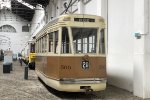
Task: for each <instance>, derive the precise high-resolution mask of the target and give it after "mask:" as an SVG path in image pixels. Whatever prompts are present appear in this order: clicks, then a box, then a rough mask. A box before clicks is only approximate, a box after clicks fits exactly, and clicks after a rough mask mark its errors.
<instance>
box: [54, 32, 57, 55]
mask: <svg viewBox="0 0 150 100" xmlns="http://www.w3.org/2000/svg"><path fill="white" fill-rule="evenodd" d="M54 39H55V42H54V53H58V31H55V32H54Z"/></svg>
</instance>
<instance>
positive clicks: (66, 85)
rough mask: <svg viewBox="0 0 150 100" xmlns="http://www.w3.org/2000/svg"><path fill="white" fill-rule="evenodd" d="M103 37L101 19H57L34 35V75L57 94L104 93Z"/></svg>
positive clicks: (87, 16)
mask: <svg viewBox="0 0 150 100" xmlns="http://www.w3.org/2000/svg"><path fill="white" fill-rule="evenodd" d="M106 37H107V36H106V34H105V23H104V19H103V18H102V17H100V16H95V15H85V14H66V15H61V16H59V17H58V18H56V19H54V20H52V21H50V22H49V23H48V24H47V25H45V26H44V28H43V29H42V30H41V31H39V33H37V35H36V59H35V64H36V68H35V71H36V73H37V75H38V76H39V77H40V78H41V79H42V80H43V81H44V83H45V84H46V85H48V86H50V87H52V88H54V89H56V90H58V91H66V92H85V91H86V92H87V91H101V90H105V88H106V81H107V74H106Z"/></svg>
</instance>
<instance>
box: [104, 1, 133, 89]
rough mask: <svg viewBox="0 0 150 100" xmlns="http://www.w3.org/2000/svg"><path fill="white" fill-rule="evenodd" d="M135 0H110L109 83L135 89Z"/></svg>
mask: <svg viewBox="0 0 150 100" xmlns="http://www.w3.org/2000/svg"><path fill="white" fill-rule="evenodd" d="M133 5H134V1H133V0H109V1H108V59H107V73H108V83H109V84H112V85H115V86H117V87H120V88H123V89H126V90H129V91H133V39H134V37H133V28H134V27H133V25H134V24H133V16H134V6H133Z"/></svg>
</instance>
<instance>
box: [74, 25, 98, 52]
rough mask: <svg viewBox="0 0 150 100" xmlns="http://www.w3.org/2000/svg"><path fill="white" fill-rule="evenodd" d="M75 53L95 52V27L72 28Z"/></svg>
mask: <svg viewBox="0 0 150 100" xmlns="http://www.w3.org/2000/svg"><path fill="white" fill-rule="evenodd" d="M72 34H73V42H74V49H75V52H76V53H96V43H97V38H96V37H97V29H94V28H72Z"/></svg>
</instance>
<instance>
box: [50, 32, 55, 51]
mask: <svg viewBox="0 0 150 100" xmlns="http://www.w3.org/2000/svg"><path fill="white" fill-rule="evenodd" d="M53 44H54V40H53V33H49V52H53Z"/></svg>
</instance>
